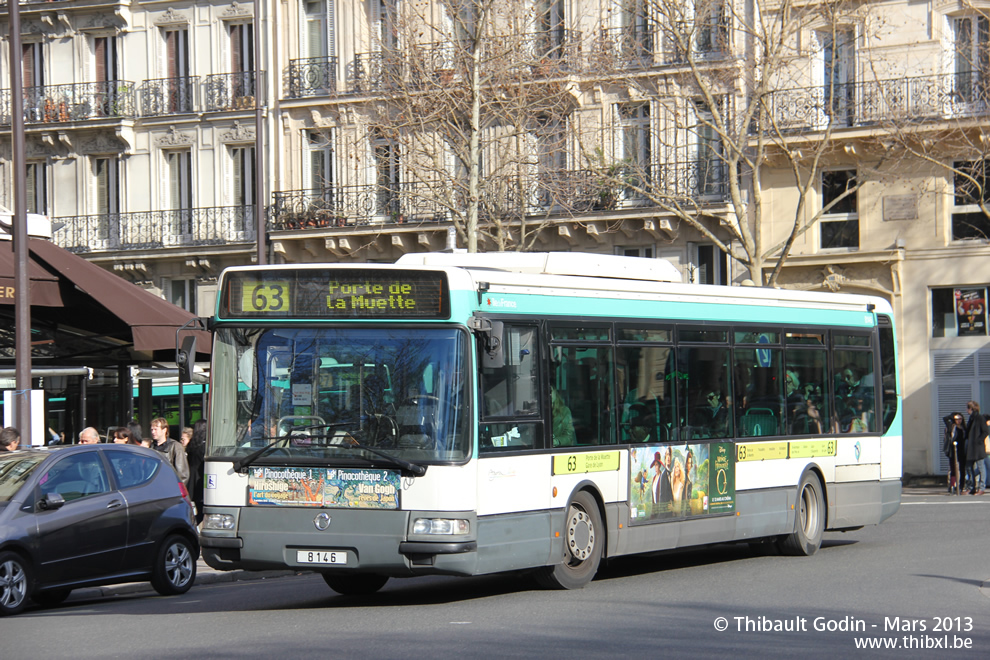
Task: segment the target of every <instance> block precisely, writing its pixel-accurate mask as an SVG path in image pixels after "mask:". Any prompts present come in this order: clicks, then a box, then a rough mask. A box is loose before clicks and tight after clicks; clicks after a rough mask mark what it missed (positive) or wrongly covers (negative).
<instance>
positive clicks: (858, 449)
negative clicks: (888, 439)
mask: <svg viewBox="0 0 990 660" xmlns="http://www.w3.org/2000/svg"><path fill="white" fill-rule="evenodd" d="M853 449H854V450H855V451H856V462H857V463H858V462H859V457H860V455H861V454H862V453H863V445H861V444H859V442H857V443H856V445H855V446H854V447H853Z"/></svg>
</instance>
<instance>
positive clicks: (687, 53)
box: [663, 20, 732, 64]
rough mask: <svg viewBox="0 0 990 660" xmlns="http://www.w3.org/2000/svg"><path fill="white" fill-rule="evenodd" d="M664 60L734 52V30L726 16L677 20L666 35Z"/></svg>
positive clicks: (715, 57)
mask: <svg viewBox="0 0 990 660" xmlns="http://www.w3.org/2000/svg"><path fill="white" fill-rule="evenodd" d="M663 41H664V44H663V63H664V64H683V63H685V62H687V61H688V60H689V59H691V60H693V61H695V62H702V61H709V62H710V61H715V60H720V59H724V58H727V57H729V56H730V55H731V54H732V44H731V33H730V31H729V26H728V24H727V23H726V22H725V21H723V20H718V21H712V22H708V23H703V22H697V21H690V22H678V23H675V24H674V25H673V26H672V27H671V29H670V30H669V31H668V32H667V33H666V34H665V35H664V39H663Z"/></svg>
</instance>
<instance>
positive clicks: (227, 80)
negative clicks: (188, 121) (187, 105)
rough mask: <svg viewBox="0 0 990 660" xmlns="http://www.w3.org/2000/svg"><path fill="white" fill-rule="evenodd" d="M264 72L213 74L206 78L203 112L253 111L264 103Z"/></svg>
mask: <svg viewBox="0 0 990 660" xmlns="http://www.w3.org/2000/svg"><path fill="white" fill-rule="evenodd" d="M264 75H265V72H264V71H241V72H239V73H215V74H212V75H209V76H206V83H205V92H206V93H205V100H204V108H203V110H204V111H205V112H224V111H229V110H253V109H254V108H256V107H257V104H259V103H264V102H265V99H264V98H263V94H264V88H265V84H264V82H265V78H264Z"/></svg>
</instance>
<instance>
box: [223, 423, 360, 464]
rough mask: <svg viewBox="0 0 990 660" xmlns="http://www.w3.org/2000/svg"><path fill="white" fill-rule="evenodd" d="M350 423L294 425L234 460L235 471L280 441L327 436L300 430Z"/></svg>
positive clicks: (250, 462) (262, 454)
mask: <svg viewBox="0 0 990 660" xmlns="http://www.w3.org/2000/svg"><path fill="white" fill-rule="evenodd" d="M350 425H351V422H338V423H336V424H312V425H310V426H299V427H294V428H293V429H292V430H291V431H290V432H289V433H286V434H285V435H283V436H279V437H277V438H275V440H273V441H272V442H270V443H268V444H267V445H265V446H264V447H262V448H261V449H259V450H258V451H256V452H253V453H251V454H248V455H247V456H245V457H243V458H239V459H237V460H236V461H234V472H240V471H241V470H242V469H244V468H246V467H247V466H249V465H251V464H252V463H254V462H255V461H256V460H258V459H259V458H261V457H262V456H264V455H265V454H266V453H267V452H268V450H269V449H272V448H273V447H275V446H276V445H277V444H278V443H280V442H283V441H285V440H292V439H293V438H310V437H327V436H325V435H323V436H321V435H317V436H309V435H298V433H299V431H310V430H313V429H327V428H331V427H337V426H350ZM270 437H271V436H265V438H266V439H267V438H270Z"/></svg>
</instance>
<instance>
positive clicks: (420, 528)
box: [412, 518, 471, 535]
mask: <svg viewBox="0 0 990 660" xmlns="http://www.w3.org/2000/svg"><path fill="white" fill-rule="evenodd" d="M412 531H413V534H449V535H452V534H470V533H471V522H470V521H469V520H463V519H461V518H417V519H416V520H415V521H413V530H412Z"/></svg>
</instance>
